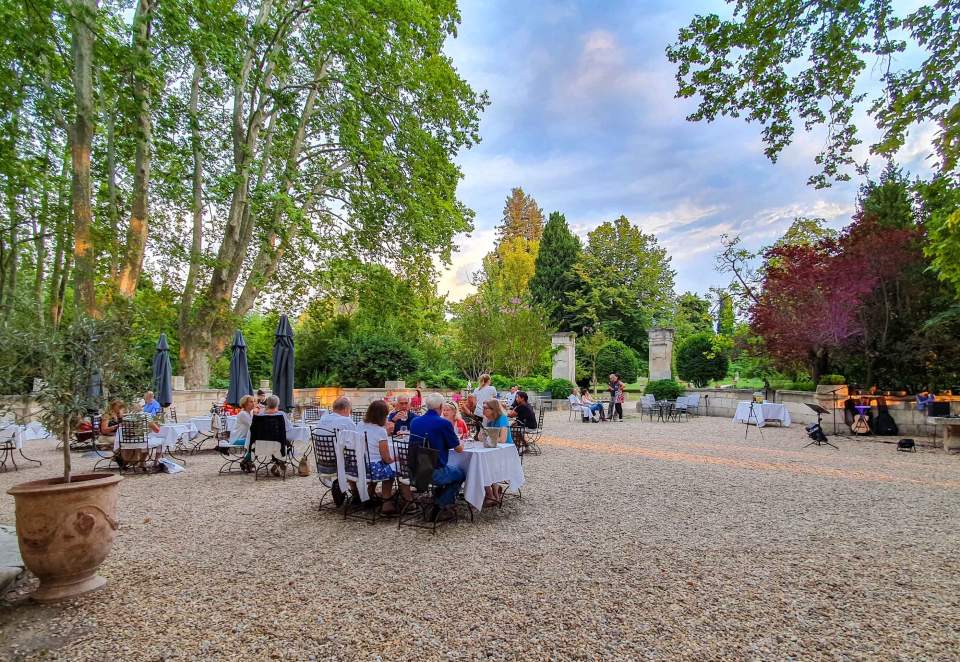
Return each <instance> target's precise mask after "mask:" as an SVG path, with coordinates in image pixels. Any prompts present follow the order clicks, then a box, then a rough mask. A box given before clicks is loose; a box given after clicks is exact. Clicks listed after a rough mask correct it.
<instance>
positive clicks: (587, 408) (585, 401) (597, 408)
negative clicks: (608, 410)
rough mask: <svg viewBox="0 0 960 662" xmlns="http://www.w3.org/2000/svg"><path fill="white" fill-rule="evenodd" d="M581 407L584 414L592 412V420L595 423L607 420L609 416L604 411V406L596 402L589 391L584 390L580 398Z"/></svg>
mask: <svg viewBox="0 0 960 662" xmlns="http://www.w3.org/2000/svg"><path fill="white" fill-rule="evenodd" d="M580 405H581V406H582V407H583V411H584V413H586V412H590V418H591V419H592V420H593V422H594V423H597V422H598V421H605V420H607V416H606V414H605V413H604V411H603V404H601V403H599V402H594V401H593V399H592V398H591V397H590V391H589V390H588V389H583V394H582V395H581V396H580ZM584 418H586V417H584Z"/></svg>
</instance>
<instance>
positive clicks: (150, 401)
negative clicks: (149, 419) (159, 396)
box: [143, 391, 161, 416]
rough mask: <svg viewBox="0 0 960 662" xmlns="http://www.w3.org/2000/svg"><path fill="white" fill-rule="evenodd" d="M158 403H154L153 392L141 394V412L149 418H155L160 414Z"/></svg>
mask: <svg viewBox="0 0 960 662" xmlns="http://www.w3.org/2000/svg"><path fill="white" fill-rule="evenodd" d="M160 409H161V407H160V403H159V402H157V401H156V399H154V397H153V391H147V392H146V393H144V394H143V411H144V412H146V413H147V414H150V415H151V416H156V415H157V414H159V413H160Z"/></svg>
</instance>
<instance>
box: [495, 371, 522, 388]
mask: <svg viewBox="0 0 960 662" xmlns="http://www.w3.org/2000/svg"><path fill="white" fill-rule="evenodd" d="M490 383H491V384H493V387H494V388H495V389H497V390H498V391H506V390H509V389H510V387H511V386H513V385H514V384H516V382H515V381H514V380H512V379H510V378H509V377H505V376H504V375H498V374H496V373H494V374H492V375H490Z"/></svg>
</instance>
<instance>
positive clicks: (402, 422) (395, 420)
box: [387, 393, 417, 434]
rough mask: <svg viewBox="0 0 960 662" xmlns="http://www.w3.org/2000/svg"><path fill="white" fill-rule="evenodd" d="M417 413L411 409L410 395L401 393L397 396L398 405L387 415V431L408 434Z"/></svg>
mask: <svg viewBox="0 0 960 662" xmlns="http://www.w3.org/2000/svg"><path fill="white" fill-rule="evenodd" d="M416 417H417V415H416V414H414V413H413V411H412V410H411V409H410V396H409V395H407V394H406V393H401V394H400V395H398V396H397V406H396V408H395V409H394V410H393V412H391V414H390V416H388V417H387V422H388V425H387V432H388V433H389V434H407V433H409V432H410V424H411V423H412V422H413V421H414V419H416Z"/></svg>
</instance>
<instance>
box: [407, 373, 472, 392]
mask: <svg viewBox="0 0 960 662" xmlns="http://www.w3.org/2000/svg"><path fill="white" fill-rule="evenodd" d="M418 382H423V384H424V386H426V387H427V388H445V389H450V390H451V391H459V390H461V389H465V388H466V387H467V380H465V379H463V378H462V377H460V376H459V375H458V374H457V373H455V372H454V371H453V370H451V369H449V368H445V369H444V370H440V371H438V372H432V371H430V370H426V371H423V372H421V373H420V375H419V377H418Z"/></svg>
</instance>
